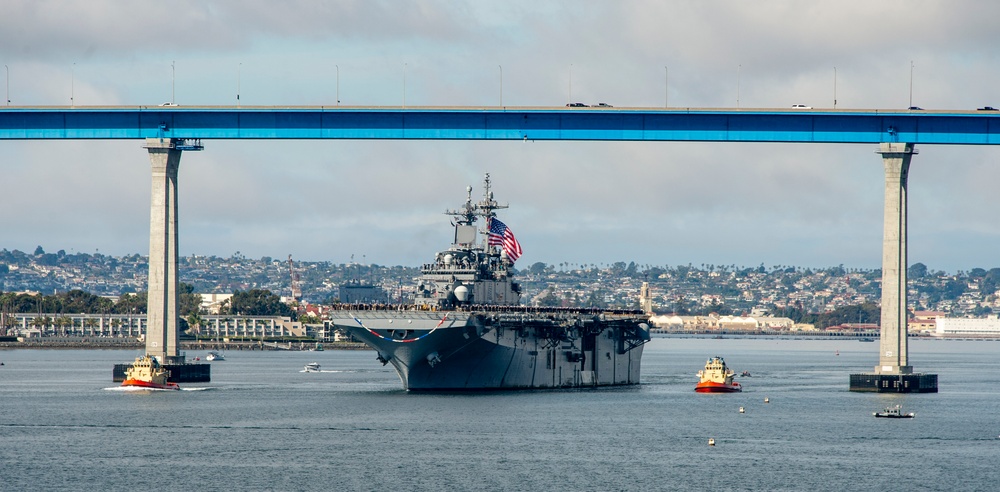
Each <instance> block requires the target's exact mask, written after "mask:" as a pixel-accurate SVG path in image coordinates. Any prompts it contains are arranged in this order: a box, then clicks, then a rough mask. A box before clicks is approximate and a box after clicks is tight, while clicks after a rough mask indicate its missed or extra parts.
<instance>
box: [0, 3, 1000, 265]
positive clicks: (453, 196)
mask: <svg viewBox="0 0 1000 492" xmlns="http://www.w3.org/2000/svg"><path fill="white" fill-rule="evenodd" d="M255 5H256V4H254V5H250V6H248V5H247V4H246V3H245V2H236V1H216V2H195V1H180V2H174V3H172V4H170V5H166V4H162V5H161V4H150V3H134V4H124V5H122V4H119V3H113V2H98V3H93V2H67V3H66V4H64V5H62V6H61V8H59V9H40V8H38V7H37V4H36V3H35V2H31V1H27V0H13V1H10V2H7V3H5V6H4V8H5V15H4V16H2V18H0V63H3V64H4V65H5V71H6V73H5V76H6V77H7V78H5V79H4V81H5V82H6V81H8V80H9V83H7V85H6V87H5V90H6V93H7V94H9V98H10V100H11V104H12V105H69V104H71V103H72V104H74V105H102V104H144V105H145V104H149V105H154V104H159V103H163V102H167V101H169V102H174V103H177V104H180V105H194V104H211V105H230V106H235V105H236V104H237V96H239V104H241V105H297V104H317V105H331V106H333V105H336V104H338V101H339V103H340V104H342V105H361V104H363V105H396V106H398V105H402V104H404V102H405V104H406V105H407V106H426V105H499V104H501V100H502V103H503V104H504V105H516V106H532V105H539V106H562V105H564V104H566V103H569V102H576V101H580V102H584V103H588V104H593V103H598V102H606V103H609V104H613V105H615V106H619V107H623V106H645V107H662V106H664V105H669V106H671V107H735V106H737V105H738V106H739V107H741V108H752V107H790V106H791V105H792V104H807V105H810V106H813V107H816V108H826V107H833V105H834V99H835V98H836V101H837V102H836V107H837V108H842V109H843V108H891V109H902V108H905V107H907V106H908V105H911V104H912V105H917V106H920V107H924V108H928V109H974V108H977V107H982V106H986V105H992V106H994V107H1000V93H997V90H996V83H995V81H996V80H998V79H1000V66H998V65H997V64H996V63H995V53H994V51H995V48H994V47H995V46H996V45H997V44H1000V33H998V32H997V30H996V29H995V26H994V19H996V18H998V17H1000V5H994V4H990V3H985V2H981V3H977V2H969V1H958V2H950V3H947V4H945V3H921V4H912V3H906V2H903V1H901V0H898V1H888V2H879V3H877V4H872V3H871V2H861V1H859V0H851V1H844V2H836V3H832V4H829V5H808V4H801V5H800V4H798V3H789V2H783V1H770V0H764V1H760V2H754V3H752V4H747V3H740V2H731V3H726V4H724V8H723V7H722V6H720V5H719V4H692V5H684V6H678V5H673V4H669V3H668V4H663V3H662V2H655V1H630V2H593V3H589V4H588V6H587V8H585V9H584V8H579V5H578V3H577V2H569V1H552V2H545V3H544V4H538V3H537V2H530V3H529V2H522V1H513V2H504V3H503V4H497V5H494V4H489V3H482V2H445V1H435V0H428V1H426V2H421V3H403V4H399V3H397V2H362V3H359V4H351V5H345V4H339V3H332V4H316V3H315V2H307V1H291V2H285V3H283V4H282V7H281V8H280V9H267V8H261V7H257V6H255ZM137 19H169V22H166V21H164V22H143V23H141V24H140V22H139V21H137ZM890 19H891V20H890ZM139 25H141V26H142V28H141V29H137V28H136V27H137V26H139ZM0 110H2V107H0ZM204 143H205V147H206V149H205V151H204V152H200V153H186V154H185V155H184V157H183V158H182V160H181V164H180V184H179V205H180V236H179V237H180V254H181V255H185V256H187V255H192V254H198V255H215V256H220V257H227V256H230V255H232V254H233V253H234V252H236V251H240V252H241V253H243V254H244V255H246V256H248V257H253V258H260V257H262V256H271V257H275V258H283V257H286V256H287V255H288V254H291V255H293V257H294V258H296V259H301V260H308V261H331V262H335V263H346V262H349V261H350V258H351V257H352V255H353V256H354V258H355V260H356V261H362V258H363V259H364V261H366V262H368V263H377V264H382V265H419V264H422V263H424V262H427V261H429V260H430V259H432V258H433V256H434V253H436V252H437V251H440V250H442V249H445V248H446V247H447V245H448V242H449V241H450V239H451V231H450V226H449V225H448V217H447V216H445V215H444V214H443V212H444V211H445V210H447V209H449V208H454V207H455V206H458V205H460V204H461V203H462V202H463V201H464V199H465V187H466V186H473V188H474V192H473V193H474V196H476V194H477V193H480V192H481V188H480V184H481V180H482V177H483V174H484V173H486V172H490V173H491V175H492V176H493V181H494V189H495V193H496V197H497V199H498V200H500V201H502V202H508V203H509V204H510V205H511V208H510V209H509V210H505V211H502V213H501V216H500V217H501V219H502V220H503V221H504V223H506V224H507V225H508V226H509V227H510V228H511V230H513V231H514V233H515V234H516V235H517V239H518V241H519V242H520V244H521V246H522V248H523V252H524V253H523V256H522V257H521V258H520V259H519V260H518V262H517V266H518V267H521V268H523V267H524V266H525V265H530V264H532V263H534V262H537V261H542V262H545V263H549V264H553V263H560V262H565V261H569V262H574V263H578V264H579V263H587V264H589V263H597V264H600V263H612V262H615V261H636V262H637V263H642V264H659V265H677V264H688V263H691V264H694V265H700V264H701V263H706V264H736V265H745V266H755V265H758V264H760V263H763V264H765V265H767V266H768V267H770V266H771V265H775V264H790V265H797V266H807V267H826V266H833V265H839V264H843V265H845V266H848V267H857V268H879V267H880V266H881V257H882V254H881V248H882V191H883V181H882V164H881V161H880V159H879V158H878V156H877V155H875V154H874V150H875V148H874V146H871V145H853V144H852V145H809V144H711V143H649V142H645V143H640V142H634V143H608V142H532V141H527V142H447V141H435V142H424V141H414V142H402V141H379V142H373V141H291V142H273V141H239V142H236V141H213V140H206V141H205V142H204ZM917 150H918V151H919V152H920V154H919V155H917V156H916V157H915V158H914V160H913V165H912V168H911V172H910V176H911V177H910V181H909V185H910V186H909V194H908V197H909V212H910V213H909V220H908V225H909V263H910V264H913V263H917V262H922V263H924V264H926V265H927V266H929V267H930V268H932V269H940V270H944V271H948V272H954V271H957V270H968V269H971V268H973V267H981V268H991V267H992V266H995V265H997V264H1000V258H998V255H997V253H996V251H997V248H996V244H997V240H998V239H1000V237H998V236H1000V227H998V224H997V222H998V221H997V218H996V212H995V211H996V210H998V209H1000V194H998V193H997V192H996V183H998V182H1000V149H997V148H995V147H985V146H984V147H971V146H970V147H946V146H918V147H917ZM0 155H3V158H2V160H0V172H2V173H3V182H4V183H5V187H4V191H3V193H0V224H2V230H3V232H2V234H0V241H2V242H3V243H4V244H3V245H0V247H6V248H8V249H19V250H22V251H28V252H30V251H33V250H34V248H35V247H36V246H38V245H41V246H43V248H45V249H46V251H50V250H51V251H55V250H58V249H64V250H66V251H67V252H69V251H76V252H90V253H93V252H95V251H100V252H102V253H106V254H112V255H117V256H120V255H125V254H134V253H139V254H144V255H145V254H147V253H148V248H149V246H148V242H149V237H148V234H149V231H148V223H149V193H150V191H149V190H150V176H149V160H148V158H147V156H146V153H145V151H144V150H143V149H142V148H141V142H132V141H117V142H101V141H97V142H80V141H69V142H20V141H4V142H0Z"/></svg>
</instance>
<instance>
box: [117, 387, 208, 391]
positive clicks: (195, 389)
mask: <svg viewBox="0 0 1000 492" xmlns="http://www.w3.org/2000/svg"><path fill="white" fill-rule="evenodd" d="M210 389H212V388H208V387H204V386H201V387H197V388H180V391H207V390H210ZM104 391H127V392H150V391H178V390H174V389H165V388H144V387H142V386H112V387H110V388H104Z"/></svg>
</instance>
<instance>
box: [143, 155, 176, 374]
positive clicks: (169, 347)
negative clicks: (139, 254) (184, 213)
mask: <svg viewBox="0 0 1000 492" xmlns="http://www.w3.org/2000/svg"><path fill="white" fill-rule="evenodd" d="M177 144H178V141H177V140H175V139H170V138H147V139H146V145H145V148H146V149H147V150H148V151H149V160H150V163H151V164H152V171H153V187H152V196H151V198H150V205H149V208H150V214H149V290H148V294H147V296H148V297H147V302H148V304H147V308H146V316H147V318H148V321H147V325H146V353H147V354H148V355H152V356H154V357H156V358H157V359H159V360H160V363H162V364H180V363H183V362H184V357H183V356H181V355H180V350H179V345H178V336H179V333H180V332H179V326H178V322H177V316H178V311H177V169H178V167H179V166H180V162H181V151H180V150H179V149H177Z"/></svg>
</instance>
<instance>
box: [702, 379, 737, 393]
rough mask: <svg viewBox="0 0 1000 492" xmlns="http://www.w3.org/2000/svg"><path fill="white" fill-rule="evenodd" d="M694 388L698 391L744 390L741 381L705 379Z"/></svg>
mask: <svg viewBox="0 0 1000 492" xmlns="http://www.w3.org/2000/svg"><path fill="white" fill-rule="evenodd" d="M694 390H695V391H697V392H698V393H739V392H740V391H743V388H742V387H741V386H740V384H739V383H732V384H726V383H716V382H714V381H705V382H702V383H698V384H697V385H695V387H694Z"/></svg>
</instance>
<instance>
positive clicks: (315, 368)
mask: <svg viewBox="0 0 1000 492" xmlns="http://www.w3.org/2000/svg"><path fill="white" fill-rule="evenodd" d="M304 371H305V372H319V362H310V363H308V364H306V367H305V369H304Z"/></svg>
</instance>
